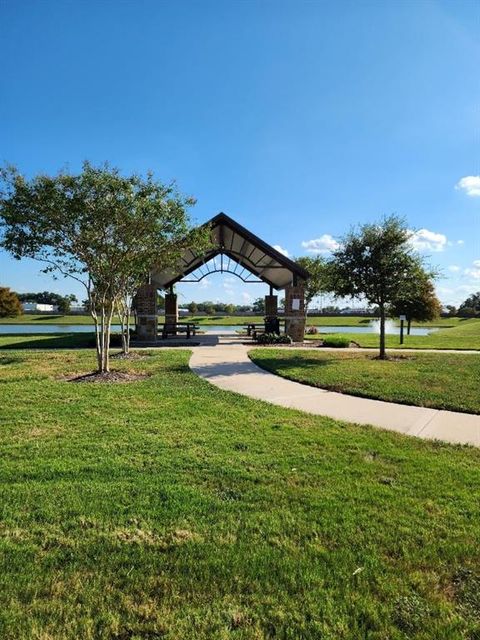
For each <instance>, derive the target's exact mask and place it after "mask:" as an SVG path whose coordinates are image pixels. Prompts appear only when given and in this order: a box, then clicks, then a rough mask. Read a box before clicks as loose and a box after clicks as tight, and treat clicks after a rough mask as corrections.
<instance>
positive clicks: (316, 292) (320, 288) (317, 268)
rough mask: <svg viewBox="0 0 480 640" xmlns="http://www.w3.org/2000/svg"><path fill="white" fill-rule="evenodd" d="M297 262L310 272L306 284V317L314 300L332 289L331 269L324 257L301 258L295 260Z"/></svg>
mask: <svg viewBox="0 0 480 640" xmlns="http://www.w3.org/2000/svg"><path fill="white" fill-rule="evenodd" d="M295 262H298V264H299V265H300V266H301V267H303V268H304V269H306V270H307V271H308V274H309V276H308V278H307V280H306V282H305V315H307V313H308V307H309V305H310V303H311V302H312V300H313V299H314V298H316V297H317V296H320V295H322V294H324V293H329V292H330V291H331V290H332V289H331V287H332V285H331V282H330V269H329V265H328V262H327V261H326V260H325V258H323V257H322V256H315V257H311V256H301V257H300V258H295Z"/></svg>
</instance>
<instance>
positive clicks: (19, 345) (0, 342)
mask: <svg viewBox="0 0 480 640" xmlns="http://www.w3.org/2000/svg"><path fill="white" fill-rule="evenodd" d="M9 339H11V342H8V340H9ZM94 347H95V334H94V333H93V332H92V333H49V334H43V335H42V336H38V335H36V336H32V335H31V334H28V333H25V334H21V333H3V334H2V335H1V336H0V350H3V349H89V348H94Z"/></svg>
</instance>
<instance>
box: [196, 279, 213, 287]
mask: <svg viewBox="0 0 480 640" xmlns="http://www.w3.org/2000/svg"><path fill="white" fill-rule="evenodd" d="M211 284H212V282H211V280H209V279H208V278H203V280H200V283H199V287H200V289H208V287H209V286H210V285H211Z"/></svg>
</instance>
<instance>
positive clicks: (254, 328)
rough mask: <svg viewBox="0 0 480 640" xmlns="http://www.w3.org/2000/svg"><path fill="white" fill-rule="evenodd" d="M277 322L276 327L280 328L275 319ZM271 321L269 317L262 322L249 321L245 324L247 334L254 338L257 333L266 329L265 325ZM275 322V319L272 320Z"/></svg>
mask: <svg viewBox="0 0 480 640" xmlns="http://www.w3.org/2000/svg"><path fill="white" fill-rule="evenodd" d="M275 320H276V321H277V322H278V329H279V328H280V321H279V320H278V319H275ZM271 322H272V320H271V319H268V320H267V319H265V321H264V322H260V323H259V322H249V323H247V325H246V329H247V336H251V337H252V338H253V339H256V338H257V336H258V335H261V334H262V333H265V332H266V331H267V327H268V326H269V324H270V323H271ZM274 322H275V321H274ZM270 332H271V333H276V331H275V330H274V331H269V333H270Z"/></svg>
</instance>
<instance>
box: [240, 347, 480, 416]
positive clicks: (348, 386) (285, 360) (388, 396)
mask: <svg viewBox="0 0 480 640" xmlns="http://www.w3.org/2000/svg"><path fill="white" fill-rule="evenodd" d="M249 355H250V357H251V359H252V360H253V361H254V362H256V363H257V364H258V365H259V366H261V367H263V368H264V369H268V371H272V372H273V373H276V374H278V375H280V376H283V377H285V378H288V379H290V380H296V381H298V382H303V383H306V384H309V385H312V386H315V387H322V388H324V389H330V390H332V391H340V392H343V393H349V394H352V395H356V396H363V397H366V398H377V399H380V400H388V401H391V402H400V403H403V404H413V405H417V406H420V407H435V408H437V409H450V410H452V411H466V412H469V413H480V392H479V389H480V354H479V355H476V354H457V353H445V354H444V353H417V354H408V355H407V354H403V355H400V354H396V356H397V357H396V359H395V360H388V361H382V360H377V359H376V358H375V357H374V355H373V354H371V353H358V352H351V351H348V350H346V351H345V352H342V351H336V352H331V351H323V350H322V349H316V350H300V349H263V348H262V349H255V350H253V351H250V352H249Z"/></svg>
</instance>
